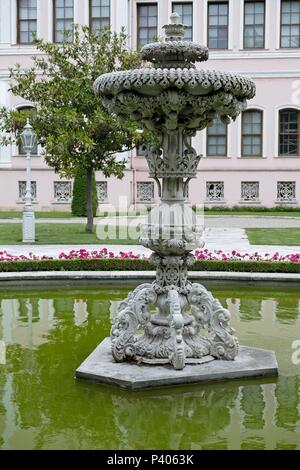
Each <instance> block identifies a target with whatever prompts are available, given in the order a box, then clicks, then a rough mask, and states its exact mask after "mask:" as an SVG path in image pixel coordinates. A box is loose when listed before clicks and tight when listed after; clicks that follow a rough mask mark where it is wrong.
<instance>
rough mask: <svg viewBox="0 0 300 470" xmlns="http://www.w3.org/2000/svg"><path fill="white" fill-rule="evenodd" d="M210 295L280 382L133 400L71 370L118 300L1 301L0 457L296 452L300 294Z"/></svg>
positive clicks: (26, 296)
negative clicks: (266, 351)
mask: <svg viewBox="0 0 300 470" xmlns="http://www.w3.org/2000/svg"><path fill="white" fill-rule="evenodd" d="M214 294H215V295H217V296H218V298H219V299H220V300H221V301H222V303H223V305H226V306H227V307H228V308H229V309H230V311H231V313H232V320H233V324H234V326H235V328H236V329H237V330H238V335H239V337H240V340H241V342H243V343H244V344H247V342H249V344H250V341H251V344H252V343H253V342H255V345H257V346H259V347H264V346H265V347H271V348H272V349H275V350H276V354H277V358H278V360H279V365H280V370H281V375H280V376H279V378H278V380H275V381H273V380H268V381H266V380H265V381H263V380H260V379H256V380H248V381H243V382H241V381H231V382H226V383H215V384H209V385H206V386H203V385H202V386H189V387H176V388H170V389H160V390H150V391H142V392H134V393H130V392H125V391H121V390H117V389H114V388H110V387H104V386H99V385H95V384H90V383H86V382H80V381H75V379H74V378H73V375H74V369H75V368H76V366H77V365H78V364H80V363H81V362H82V360H83V359H84V358H85V357H86V356H87V355H88V354H89V353H90V352H91V350H92V349H93V348H94V347H95V346H96V345H97V344H98V343H99V341H100V340H101V339H102V338H104V337H105V336H107V335H108V334H109V328H110V319H111V318H114V316H115V315H116V312H117V307H118V304H119V302H120V299H122V298H123V297H124V292H118V290H117V289H115V290H114V291H112V292H107V291H106V292H105V291H99V290H91V289H90V290H82V291H75V292H74V291H71V290H68V289H66V290H65V291H64V293H63V294H60V293H57V292H48V293H47V292H39V291H36V292H32V293H30V292H23V293H20V295H18V297H16V296H15V298H12V296H10V295H9V293H7V294H5V295H3V294H2V293H1V292H0V297H1V295H2V299H1V303H0V339H3V340H4V341H5V343H6V345H7V363H6V365H3V366H0V448H3V449H25V448H32V449H46V448H50V449H54V448H59V449H63V448H65V449H76V448H80V449H85V448H87V449H101V448H102V449H132V448H133V449H168V448H172V449H249V448H250V449H285V448H291V449H300V378H299V372H300V371H299V367H298V368H297V367H295V366H291V363H290V358H289V351H288V347H289V345H290V344H291V340H292V339H293V338H294V339H295V332H297V331H298V332H300V328H299V323H300V318H299V297H300V294H298V293H297V291H295V292H292V295H291V294H290V295H289V296H287V295H284V293H280V292H276V294H274V293H273V292H260V293H257V292H256V291H255V294H253V291H245V290H243V291H242V292H239V291H238V289H236V288H235V289H234V291H230V289H227V293H226V290H225V289H224V291H223V290H222V289H221V288H219V290H218V289H214ZM291 296H292V298H290V297H291ZM253 297H255V298H253ZM284 297H289V299H288V300H286V299H285V298H284ZM111 299H113V300H111ZM248 301H249V302H248ZM288 305H289V307H288V308H289V311H288V314H287V315H286V316H283V308H285V309H286V308H287V306H288ZM251 312H252V315H251Z"/></svg>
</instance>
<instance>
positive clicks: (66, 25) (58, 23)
mask: <svg viewBox="0 0 300 470" xmlns="http://www.w3.org/2000/svg"><path fill="white" fill-rule="evenodd" d="M53 11H54V42H63V41H64V40H66V39H67V40H69V41H73V24H74V1H73V0H54V8H53ZM67 34H68V35H67ZM66 35H67V36H66Z"/></svg>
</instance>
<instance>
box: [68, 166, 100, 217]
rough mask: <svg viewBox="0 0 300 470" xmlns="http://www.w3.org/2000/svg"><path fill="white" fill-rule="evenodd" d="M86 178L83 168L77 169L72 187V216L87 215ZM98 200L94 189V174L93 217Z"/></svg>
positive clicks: (94, 188) (94, 187)
mask: <svg viewBox="0 0 300 470" xmlns="http://www.w3.org/2000/svg"><path fill="white" fill-rule="evenodd" d="M86 183H87V178H86V170H85V168H78V170H77V172H76V175H75V179H74V185H73V197H72V214H73V215H77V216H78V217H84V216H86V215H87V211H86V200H87V186H86ZM97 208H98V198H97V189H96V179H95V173H93V215H94V217H95V215H96V214H97Z"/></svg>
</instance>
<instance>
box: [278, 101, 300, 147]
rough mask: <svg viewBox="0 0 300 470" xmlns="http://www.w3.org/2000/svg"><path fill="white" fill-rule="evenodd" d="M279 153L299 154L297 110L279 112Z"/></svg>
mask: <svg viewBox="0 0 300 470" xmlns="http://www.w3.org/2000/svg"><path fill="white" fill-rule="evenodd" d="M279 155H287V156H289V155H291V156H293V155H299V111H297V110H295V109H283V110H282V111H280V112H279Z"/></svg>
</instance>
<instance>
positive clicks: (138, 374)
mask: <svg viewBox="0 0 300 470" xmlns="http://www.w3.org/2000/svg"><path fill="white" fill-rule="evenodd" d="M185 28H186V26H185V25H183V24H181V23H180V17H179V15H178V14H177V13H173V14H172V15H171V24H168V25H166V26H164V29H165V34H166V40H165V42H155V43H152V44H148V45H146V46H144V47H143V48H142V50H141V54H142V58H143V60H144V61H145V62H146V65H145V67H144V68H140V69H137V70H129V71H120V72H113V73H109V74H104V75H102V76H100V77H99V78H98V79H97V80H96V82H95V84H94V90H95V93H96V95H98V96H99V97H100V99H101V100H102V102H103V104H104V106H105V107H106V108H107V110H108V111H109V112H110V113H113V114H116V115H118V117H119V118H120V119H121V120H126V119H128V118H129V119H131V120H133V121H135V122H137V123H139V125H140V126H141V128H142V129H145V130H150V131H151V132H152V134H153V135H154V136H155V139H154V141H153V142H152V143H151V145H150V144H148V145H145V155H146V159H147V162H148V165H149V171H150V177H151V178H153V179H154V180H155V181H156V183H157V185H158V191H159V195H160V198H161V203H160V204H159V205H158V206H155V207H154V209H152V211H151V212H150V213H149V216H148V220H147V223H146V224H145V225H143V226H142V228H141V239H140V242H141V244H142V245H144V246H145V247H147V248H150V249H151V250H152V251H153V254H152V255H151V262H152V263H153V264H154V265H155V266H156V268H157V269H156V280H155V281H154V282H153V283H148V284H142V285H140V286H138V287H137V288H136V289H135V290H134V291H133V292H132V293H131V294H130V295H129V296H128V298H127V299H126V300H125V301H124V302H122V303H121V305H120V307H119V312H118V315H117V318H116V320H115V321H114V323H113V325H112V329H111V338H110V340H109V339H106V340H104V342H103V343H102V344H100V345H99V346H98V348H97V349H96V350H95V351H94V352H93V353H92V355H91V356H89V358H88V359H87V360H86V361H85V362H84V363H83V364H82V365H81V366H80V367H79V369H77V371H76V376H77V377H81V378H89V379H94V380H98V381H100V382H106V383H113V384H116V385H119V386H122V387H130V388H138V387H146V386H157V385H165V384H171V383H180V382H195V381H201V380H210V379H212V378H226V377H243V376H249V375H252V376H253V375H262V374H264V375H268V374H274V373H276V372H277V363H276V358H275V356H274V353H273V352H271V351H265V350H258V349H254V348H239V345H238V340H237V338H236V337H235V335H234V331H233V329H232V328H231V327H230V324H229V321H230V314H229V312H228V310H226V309H225V308H223V307H222V305H221V304H220V302H219V301H218V300H216V299H215V298H214V297H213V296H212V294H211V293H210V292H208V291H207V290H206V289H205V287H203V286H202V285H201V284H198V283H196V284H193V283H191V282H190V281H189V280H188V268H189V267H190V266H191V265H192V263H193V262H194V257H193V256H192V254H191V252H192V251H193V250H194V249H196V248H198V247H200V246H203V242H202V239H201V236H202V231H203V230H202V227H201V226H198V225H197V217H196V214H195V213H194V211H193V210H192V208H191V207H190V206H189V205H188V204H187V195H188V187H189V182H190V180H191V179H192V178H194V177H196V174H197V167H198V164H199V161H200V158H201V156H200V155H197V152H196V150H195V149H194V148H193V147H192V144H191V138H192V137H193V136H194V135H195V134H196V132H197V131H200V130H202V129H205V128H206V127H208V126H210V125H211V124H212V123H213V121H214V120H215V119H216V118H217V117H219V118H220V119H222V121H223V122H225V123H229V122H230V121H231V120H235V119H236V117H237V116H238V115H239V114H240V112H241V110H243V109H244V108H245V106H246V100H247V99H251V98H253V97H254V96H255V84H254V83H253V82H252V81H251V80H250V79H248V78H245V77H242V76H238V75H235V74H232V73H224V72H218V71H213V70H205V69H203V68H196V66H195V63H196V62H204V61H206V60H207V59H208V49H207V47H204V46H201V45H199V44H197V43H194V42H188V41H184V32H185ZM170 365H171V366H172V367H170Z"/></svg>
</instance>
